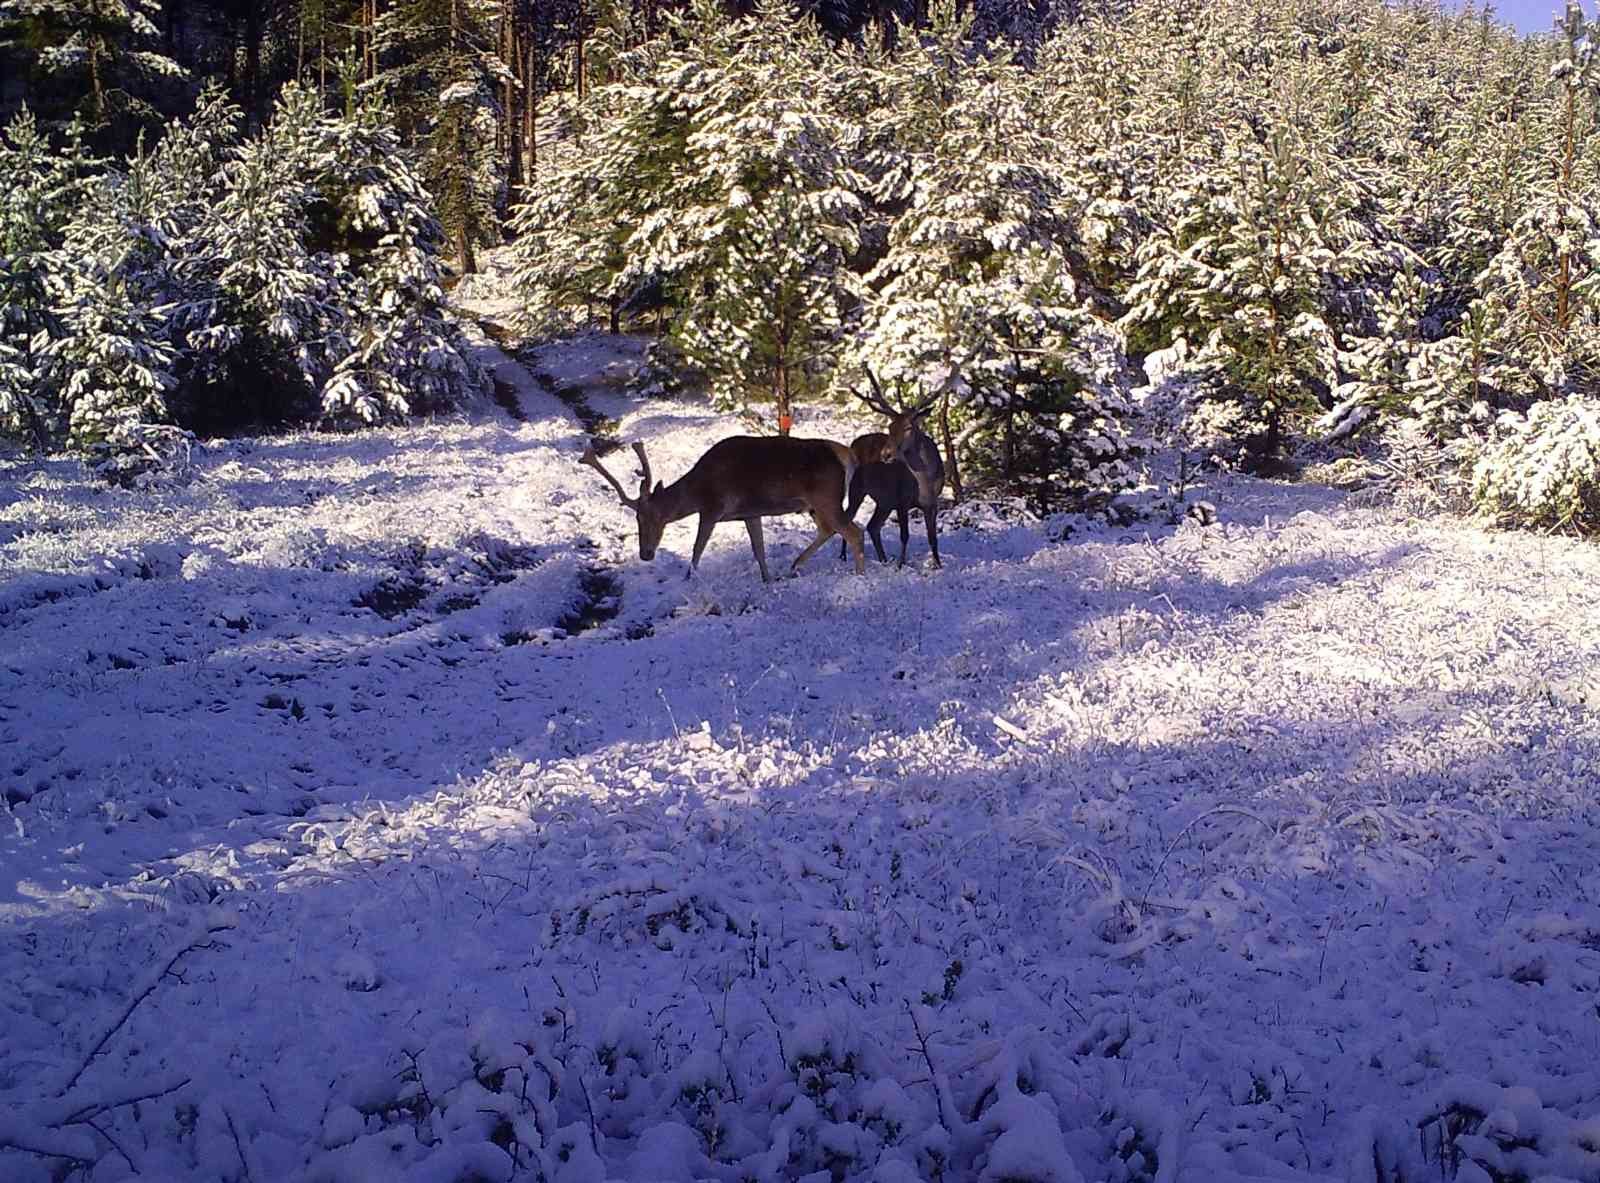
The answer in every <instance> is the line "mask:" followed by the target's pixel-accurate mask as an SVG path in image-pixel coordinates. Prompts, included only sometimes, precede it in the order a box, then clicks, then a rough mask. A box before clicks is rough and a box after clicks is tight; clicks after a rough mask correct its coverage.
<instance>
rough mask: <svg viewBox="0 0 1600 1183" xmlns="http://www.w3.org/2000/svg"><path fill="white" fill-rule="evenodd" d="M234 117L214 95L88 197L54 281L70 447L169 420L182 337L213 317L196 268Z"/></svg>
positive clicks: (56, 354)
mask: <svg viewBox="0 0 1600 1183" xmlns="http://www.w3.org/2000/svg"><path fill="white" fill-rule="evenodd" d="M236 121H237V112H236V111H235V110H234V108H232V107H231V106H230V105H229V104H227V103H226V102H225V101H224V100H223V99H222V98H221V95H220V92H216V91H213V92H209V93H208V96H207V99H206V101H205V102H203V103H202V104H201V105H200V106H199V107H198V108H197V109H196V112H195V115H194V118H193V119H192V120H191V121H189V122H188V123H187V124H183V125H178V126H174V127H172V128H169V129H168V132H167V134H166V135H165V136H164V137H163V138H162V140H161V142H160V143H159V144H157V146H156V147H155V148H154V150H152V151H150V152H145V151H142V150H141V151H139V152H137V153H136V154H135V155H134V156H133V157H132V158H130V159H129V160H128V162H127V165H126V168H125V170H123V171H120V172H119V171H116V170H110V171H107V172H106V173H104V174H102V175H101V176H100V177H98V178H96V180H95V182H94V183H93V184H91V185H89V186H87V187H86V189H85V194H84V200H83V201H82V203H81V204H80V205H79V207H78V209H77V210H76V211H74V214H73V216H72V218H71V220H70V221H69V223H68V225H67V227H66V229H65V233H64V239H63V245H62V251H61V257H62V259H63V260H64V267H63V269H62V271H61V273H60V274H59V275H58V277H57V278H56V280H55V281H54V282H55V284H56V287H57V296H56V314H57V316H58V317H59V318H60V322H61V326H62V328H61V333H60V335H59V336H58V337H56V338H55V339H53V340H52V341H51V342H50V344H49V351H50V355H51V357H52V359H53V367H54V372H55V375H56V380H57V382H58V385H59V390H60V397H61V400H62V404H63V410H64V412H65V414H66V417H67V430H68V437H69V439H70V441H71V442H72V443H73V444H74V445H75V446H77V447H88V446H90V445H93V444H96V443H101V442H103V441H105V440H106V439H107V438H108V437H109V436H110V435H111V434H112V432H113V431H114V430H116V429H117V428H119V427H122V426H126V425H127V424H130V423H139V422H165V421H168V420H169V419H170V418H171V414H172V408H171V407H170V406H169V404H168V401H167V400H168V395H169V393H170V392H171V391H172V390H173V389H174V388H175V387H176V386H177V384H178V370H179V369H180V368H181V362H182V354H183V351H184V349H185V347H186V346H185V341H184V336H185V334H186V333H188V332H190V331H193V330H197V329H200V328H203V327H204V326H205V325H206V324H208V323H209V322H210V319H211V317H212V315H213V299H214V292H213V289H212V287H211V285H210V282H209V280H208V278H207V277H206V276H205V275H203V274H198V273H197V271H196V269H195V266H194V264H195V261H196V258H197V256H203V255H204V254H205V248H204V247H203V246H202V245H200V244H198V243H197V241H196V237H195V234H196V230H197V228H198V227H200V226H201V225H202V224H203V223H205V222H206V221H207V219H208V217H209V211H210V210H211V207H212V204H213V202H214V200H215V198H216V195H217V186H218V178H219V175H220V160H221V157H222V154H223V152H224V150H225V148H226V147H227V145H228V143H229V141H230V140H231V139H232V138H233V136H234V135H235V133H236V130H237V123H236Z"/></svg>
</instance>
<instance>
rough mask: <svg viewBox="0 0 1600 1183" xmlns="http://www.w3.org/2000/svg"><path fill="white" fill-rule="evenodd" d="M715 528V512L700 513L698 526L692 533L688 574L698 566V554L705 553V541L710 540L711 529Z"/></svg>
mask: <svg viewBox="0 0 1600 1183" xmlns="http://www.w3.org/2000/svg"><path fill="white" fill-rule="evenodd" d="M716 528H717V518H716V515H715V514H709V513H703V514H701V515H700V526H699V528H698V529H697V530H696V531H695V533H694V557H693V558H692V559H690V560H689V575H686V576H684V578H685V579H687V578H689V577H690V576H692V575H693V574H694V573H695V572H696V571H697V570H699V567H700V556H701V555H702V554H703V553H705V549H706V543H708V542H710V541H711V531H713V530H715V529H716Z"/></svg>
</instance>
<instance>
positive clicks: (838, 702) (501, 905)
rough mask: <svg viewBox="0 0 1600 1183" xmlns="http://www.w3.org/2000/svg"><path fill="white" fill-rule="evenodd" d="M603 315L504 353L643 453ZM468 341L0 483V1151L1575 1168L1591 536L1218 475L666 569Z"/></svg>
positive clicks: (913, 1170) (949, 1169) (1599, 1084)
mask: <svg viewBox="0 0 1600 1183" xmlns="http://www.w3.org/2000/svg"><path fill="white" fill-rule="evenodd" d="M635 350H636V347H635V345H634V344H633V343H631V342H627V341H623V342H614V341H610V340H608V339H605V338H588V339H582V340H578V341H576V342H573V343H570V344H568V345H565V346H563V347H561V348H556V349H551V350H548V351H546V352H545V353H544V354H542V355H540V356H538V357H536V358H534V359H532V360H531V362H530V366H531V370H533V371H537V370H543V371H545V372H546V373H548V374H549V375H550V377H551V379H552V380H553V381H552V383H551V384H553V385H556V386H567V385H578V386H582V387H584V389H585V392H586V394H587V397H588V400H589V403H590V405H591V406H593V407H595V408H596V409H597V410H600V411H603V412H605V413H607V414H611V415H613V416H614V417H616V418H619V419H620V420H621V421H622V423H621V431H620V435H621V437H622V438H625V439H630V440H631V439H643V440H645V441H647V442H648V444H649V448H650V456H651V460H652V463H653V466H654V469H655V473H656V475H657V476H658V477H663V478H665V479H668V480H670V479H672V478H674V477H676V476H677V475H679V474H680V473H681V472H683V471H684V470H685V469H686V468H687V466H688V465H689V464H690V463H691V462H692V460H693V459H694V457H695V456H696V455H697V454H698V453H699V452H700V451H701V450H703V449H704V448H705V447H706V446H707V445H708V444H709V443H710V442H712V441H713V440H715V439H717V438H719V437H721V436H723V435H726V434H730V433H732V432H734V431H737V430H740V428H739V425H738V424H737V423H736V421H734V420H732V419H730V418H728V417H725V416H721V415H718V414H715V413H713V412H711V411H710V410H708V409H707V408H705V407H704V406H702V405H697V404H695V403H692V402H687V401H677V402H674V401H652V402H647V403H642V402H636V401H633V400H631V399H629V398H628V397H627V396H626V395H625V394H623V393H622V392H621V390H620V388H619V386H618V383H617V381H616V379H617V378H618V375H619V374H620V373H622V372H624V371H625V370H626V369H627V360H628V358H629V357H630V356H632V354H633V353H634V352H635ZM608 367H609V368H608ZM498 370H499V373H500V376H501V379H502V382H503V383H505V384H506V385H507V386H508V387H510V388H511V389H514V390H515V391H516V393H517V396H518V397H519V398H520V400H521V404H522V406H523V409H524V410H525V412H526V415H527V418H526V420H525V421H521V422H516V421H513V420H512V419H510V418H509V417H507V416H504V415H501V414H499V413H497V412H494V411H493V410H490V409H479V410H478V411H475V412H474V413H473V414H471V415H468V416H464V417H462V418H461V419H460V420H459V421H454V422H439V423H434V424H431V425H424V426H418V427H414V428H409V429H406V430H400V431H369V432H361V433H357V434H353V435H346V436H313V435H300V436H289V437H281V438H270V439H258V440H243V441H236V442H233V443H228V444H222V445H219V446H217V447H215V448H214V449H211V450H209V451H207V452H206V453H205V454H204V455H203V457H202V459H201V462H200V466H199V477H198V479H197V480H196V481H195V482H194V483H193V484H191V485H188V486H186V487H181V488H172V489H167V490H165V491H158V492H155V493H128V492H122V491H116V490H107V489H103V488H100V487H97V486H94V485H93V484H91V483H89V482H88V481H86V479H85V478H84V476H83V474H82V472H81V471H80V469H79V467H78V466H77V465H76V464H74V463H69V462H66V461H50V462H47V463H44V464H33V463H28V462H25V461H22V460H17V459H13V460H7V461H4V462H3V463H0V790H3V794H4V801H5V802H6V809H7V814H6V816H5V817H3V818H0V1178H3V1179H5V1180H7V1181H8V1183H9V1181H11V1180H16V1181H18V1183H22V1181H31V1180H35V1179H38V1180H44V1179H50V1178H56V1177H59V1176H60V1174H61V1171H62V1168H63V1167H64V1166H67V1165H70V1164H72V1163H78V1164H89V1163H93V1164H97V1165H94V1166H93V1167H92V1168H89V1167H85V1169H84V1177H90V1178H93V1179H95V1180H109V1179H116V1178H120V1177H123V1176H125V1175H132V1174H134V1173H135V1172H138V1173H139V1174H141V1175H142V1177H145V1178H151V1179H162V1180H186V1179H207V1180H215V1179H224V1180H251V1181H253V1183H269V1181H275V1180H285V1179H303V1180H307V1181H312V1180H329V1181H345V1180H394V1179H415V1180H434V1181H444V1183H466V1181H468V1180H500V1179H513V1178H516V1179H540V1178H544V1179H550V1180H563V1181H574V1183H576V1181H596V1180H603V1179H624V1180H651V1181H656V1180H660V1181H667V1180H691V1179H716V1180H726V1181H729V1183H732V1181H734V1180H744V1179H754V1180H796V1179H811V1180H813V1181H815V1183H821V1181H824V1180H874V1181H877V1183H901V1181H905V1180H913V1179H945V1180H969V1179H983V1180H996V1181H998V1180H1034V1181H1044V1180H1076V1179H1079V1178H1083V1179H1090V1180H1099V1179H1109V1180H1191V1181H1195V1183H1200V1181H1208V1180H1230V1179H1261V1180H1314V1179H1315V1180H1331V1179H1336V1180H1346V1179H1349V1180H1383V1181H1384V1183H1391V1181H1393V1180H1401V1179H1404V1180H1418V1181H1420V1180H1423V1179H1439V1178H1444V1179H1449V1178H1460V1179H1474V1180H1482V1179H1490V1178H1494V1179H1522V1178H1527V1179H1532V1178H1539V1177H1546V1178H1551V1179H1555V1178H1566V1179H1572V1180H1593V1179H1597V1178H1600V840H1597V839H1600V832H1597V828H1596V808H1595V801H1594V799H1595V796H1596V792H1597V782H1600V680H1597V678H1596V671H1597V670H1600V550H1597V548H1595V547H1594V546H1592V545H1586V544H1582V543H1577V542H1573V541H1568V540H1563V539H1552V538H1540V537H1534V536H1527V535H1509V534H1493V533H1488V532H1485V531H1483V530H1481V529H1478V528H1476V527H1474V526H1472V525H1470V524H1466V523H1462V522H1458V521H1453V520H1442V519H1436V520H1426V521H1408V520H1404V519H1402V518H1400V517H1399V516H1398V515H1396V514H1394V513H1392V512H1391V511H1389V510H1387V509H1384V508H1381V507H1373V506H1365V507H1363V506H1359V505H1355V504H1352V503H1351V502H1349V501H1348V500H1346V499H1345V498H1344V497H1343V495H1341V494H1337V493H1334V492H1332V491H1329V490H1326V489H1322V488H1317V487H1310V486H1293V485H1277V484H1269V483H1262V482H1249V481H1229V482H1224V483H1221V484H1216V485H1213V486H1212V487H1211V488H1209V489H1208V490H1206V492H1205V495H1206V496H1207V497H1209V498H1210V499H1212V500H1213V501H1215V502H1216V503H1217V505H1218V508H1219V510H1220V513H1221V520H1220V522H1219V523H1218V524H1217V525H1214V526H1210V527H1202V526H1199V525H1197V524H1194V523H1189V524H1186V525H1184V526H1182V527H1179V528H1176V529H1173V528H1170V527H1160V526H1155V525H1145V524H1141V525H1139V526H1136V527H1132V528H1126V529H1109V528H1101V529H1079V530H1076V531H1075V532H1073V533H1072V534H1071V535H1070V536H1069V537H1068V538H1067V540H1066V541H1060V540H1058V538H1057V537H1056V535H1058V534H1059V530H1056V529H1047V528H1045V527H1042V526H1040V525H1037V524H1033V523H1028V522H1020V523H1019V522H1010V523H1008V522H1006V521H1005V520H1003V519H1002V517H1001V516H999V515H996V514H992V513H990V514H986V513H983V512H971V513H966V514H962V513H952V514H950V515H949V516H948V518H947V520H946V523H945V530H944V532H943V537H942V539H941V550H942V552H943V554H944V557H945V567H944V569H943V570H942V571H932V570H928V569H925V568H922V567H920V566H919V567H917V568H914V569H907V570H897V569H895V568H894V567H879V566H877V565H876V564H874V565H872V566H871V568H870V569H869V571H868V573H867V575H866V577H864V578H863V577H857V576H855V575H853V574H850V573H849V569H848V565H847V564H842V563H839V562H838V561H837V558H836V551H835V550H834V549H833V548H831V547H830V548H829V549H828V550H827V551H826V552H825V553H824V554H823V555H819V556H818V557H817V558H816V559H814V560H813V561H812V563H811V564H810V566H808V567H807V568H806V569H805V570H804V572H803V573H802V575H801V576H800V577H799V578H796V579H792V580H786V581H782V582H780V583H777V584H775V585H773V586H771V587H765V586H763V585H762V584H761V582H760V580H759V577H758V575H757V572H756V569H755V564H754V561H753V560H752V558H751V556H750V552H749V545H748V542H747V539H746V536H745V533H744V531H743V530H742V529H740V528H739V527H737V526H724V527H722V528H721V530H720V531H719V532H718V534H717V535H716V537H715V538H714V539H713V541H712V546H711V549H710V551H709V552H708V554H707V557H706V559H705V561H704V562H703V564H702V567H701V575H700V577H699V578H698V579H696V580H695V581H693V582H689V581H686V580H685V579H684V577H683V576H684V571H685V568H686V555H687V551H688V547H689V544H690V541H691V539H692V530H693V523H692V522H684V523H680V524H679V525H677V526H674V527H670V528H669V530H668V533H667V538H666V546H665V548H664V550H663V552H662V554H660V555H658V556H657V559H656V561H655V562H654V563H653V564H644V563H641V562H640V561H639V559H638V558H637V552H636V543H635V538H634V533H633V528H632V525H633V524H632V519H631V515H629V514H627V513H626V511H625V510H623V508H622V507H621V506H619V505H618V504H617V501H616V498H615V496H614V495H613V494H612V492H611V490H610V489H609V488H608V487H607V486H606V485H604V484H603V483H602V482H601V481H600V480H599V479H598V478H597V477H596V476H595V474H594V473H592V472H591V471H589V470H588V469H585V468H582V467H579V466H578V465H577V463H576V461H577V458H578V456H579V455H580V453H581V451H582V449H583V447H584V444H585V436H584V433H583V432H582V431H581V430H580V429H579V427H578V424H577V422H576V421H575V420H574V418H573V417H572V415H571V414H570V412H569V411H568V410H567V408H566V407H565V406H564V405H563V404H562V403H561V402H560V401H558V400H557V399H555V398H554V397H552V396H551V394H550V393H548V390H547V389H546V387H547V385H549V384H546V383H541V382H540V381H538V380H536V379H535V378H534V377H533V376H532V372H531V371H530V369H529V368H528V367H524V366H520V365H517V364H515V363H513V362H510V361H505V360H502V361H501V363H500V364H499V366H498ZM869 425H870V424H869V421H868V420H867V419H866V418H861V419H855V420H852V419H848V418H837V419H835V418H823V419H820V420H812V421H809V422H805V423H802V424H801V426H800V428H799V430H800V432H801V433H804V434H813V433H814V434H820V435H831V436H833V437H834V438H840V439H846V440H847V439H848V438H849V437H850V436H851V435H852V434H853V433H854V432H856V431H858V430H865V429H867V428H868V426H869ZM629 460H631V456H630V455H629V454H628V453H626V452H619V453H616V454H615V455H614V456H613V458H612V463H613V465H614V466H615V467H616V468H617V469H618V470H619V475H622V476H623V477H624V479H626V478H627V476H628V474H629V473H631V471H632V466H631V464H630V463H628V462H627V461H629ZM864 516H865V515H863V517H864ZM890 535H891V536H892V535H893V530H892V529H891V530H890ZM809 537H810V529H809V523H808V522H806V521H805V520H804V519H802V518H798V517H797V518H789V519H784V520H782V521H781V522H771V523H769V525H768V532H767V538H768V550H769V554H771V556H772V558H773V560H774V566H775V569H777V568H779V567H786V566H787V563H788V560H789V557H791V556H792V555H793V554H794V553H796V552H797V551H798V549H799V547H800V546H801V545H803V543H804V542H805V541H806V540H807V539H808V538H809ZM897 548H898V540H897V539H894V540H893V541H891V543H890V549H891V553H893V552H894V551H895V550H897ZM912 552H913V556H914V558H916V559H917V560H919V561H920V560H921V559H922V558H924V557H925V554H926V551H925V544H924V542H923V539H922V537H921V532H920V529H914V532H913V537H912ZM612 609H615V614H614V615H608V614H609V613H610V612H611V611H612ZM569 634H570V635H569Z"/></svg>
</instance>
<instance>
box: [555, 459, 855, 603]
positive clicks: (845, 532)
mask: <svg viewBox="0 0 1600 1183" xmlns="http://www.w3.org/2000/svg"><path fill="white" fill-rule="evenodd" d="M633 450H634V451H635V452H637V453H638V454H639V465H640V468H641V469H642V470H643V473H642V475H643V479H642V480H641V481H640V483H639V495H638V496H637V497H629V496H628V493H627V490H626V489H624V488H623V487H622V483H621V482H620V481H618V480H617V478H616V477H614V476H612V475H611V473H610V472H609V471H608V470H607V469H606V468H605V466H604V465H602V464H601V463H600V458H599V457H598V456H596V455H595V451H594V449H593V448H590V449H589V450H588V451H586V452H584V454H583V458H582V460H580V461H579V463H581V464H587V465H588V466H589V467H590V468H592V469H594V470H595V471H596V472H598V473H599V474H600V475H601V476H603V477H605V479H606V480H607V481H609V482H610V483H611V487H612V488H614V489H615V490H616V491H617V496H618V497H620V498H622V504H623V505H626V506H627V507H628V508H629V509H631V510H633V512H634V514H635V515H637V517H638V519H639V557H640V558H641V559H643V560H645V561H646V562H649V561H650V560H651V559H653V558H655V557H656V548H657V547H658V546H660V545H661V532H662V531H663V530H664V529H665V528H666V526H667V523H668V522H676V521H678V520H679V519H680V518H686V517H688V516H689V515H690V514H699V515H700V525H699V529H697V530H696V531H695V537H694V558H693V559H692V560H690V563H689V574H690V575H693V574H694V572H695V570H696V569H697V568H698V567H699V566H700V555H701V553H702V552H703V551H704V550H705V549H706V543H707V542H709V541H710V540H711V532H712V531H713V530H715V529H716V528H717V523H718V522H731V521H743V522H744V524H745V529H746V530H748V531H749V532H750V549H751V550H753V551H755V555H756V565H757V566H758V567H760V568H761V578H762V580H763V581H765V582H767V583H771V582H772V575H771V574H770V573H769V572H768V571H767V547H766V541H765V539H764V538H763V537H762V533H761V519H762V518H764V517H768V516H770V515H772V514H778V513H800V512H802V511H808V512H809V513H810V514H811V520H812V521H814V522H815V523H816V524H817V536H816V538H815V539H814V540H813V541H812V543H811V545H810V546H808V547H806V548H805V550H803V551H801V552H800V554H799V555H798V556H797V557H796V558H795V560H794V565H793V566H792V567H791V568H790V570H791V571H796V570H799V568H800V564H801V563H803V562H805V561H806V560H807V559H809V558H810V557H811V556H812V555H813V554H814V553H815V552H816V550H817V548H818V547H820V546H821V545H822V544H823V543H824V542H826V541H828V539H830V538H832V537H833V536H834V535H835V534H839V535H842V536H843V538H844V540H845V545H846V546H848V547H849V548H850V549H851V550H853V551H855V556H856V571H857V572H862V571H865V570H866V566H867V560H866V552H865V550H864V548H863V546H862V542H861V531H860V529H859V528H858V527H857V526H856V524H855V523H854V522H853V521H851V520H850V519H849V518H848V517H846V516H845V513H844V509H843V504H844V495H845V490H846V489H847V488H848V487H849V483H850V475H851V473H852V471H853V470H854V468H855V460H854V458H853V456H852V453H851V451H850V449H849V448H847V447H845V446H844V445H843V444H836V443H834V442H833V441H832V440H818V439H798V438H796V437H794V436H751V435H736V436H730V437H729V438H728V439H725V440H718V441H717V442H716V443H714V444H712V445H711V447H710V448H708V449H707V450H706V453H705V455H703V456H701V457H700V459H699V460H697V461H695V464H694V467H693V468H691V469H690V470H689V471H688V472H687V473H686V474H684V475H683V476H682V477H680V478H679V479H678V480H676V481H674V482H673V483H672V484H670V485H668V486H666V487H665V488H663V487H662V486H661V484H660V483H659V482H658V483H657V484H656V487H655V488H654V489H652V488H651V487H650V461H649V459H648V458H647V457H646V456H645V454H644V445H643V444H639V443H636V444H634V445H633Z"/></svg>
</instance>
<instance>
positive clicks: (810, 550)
mask: <svg viewBox="0 0 1600 1183" xmlns="http://www.w3.org/2000/svg"><path fill="white" fill-rule="evenodd" d="M811 520H812V521H813V522H815V523H816V524H817V536H816V537H815V538H813V539H812V540H811V545H810V546H808V547H806V548H805V550H803V551H801V552H800V553H799V554H797V555H795V557H794V564H793V566H791V567H790V568H789V572H790V574H793V573H794V572H796V571H799V570H800V564H801V563H803V562H805V561H806V560H807V559H809V558H810V557H811V556H812V555H814V554H816V553H817V548H818V547H820V546H821V545H822V544H823V543H824V542H826V541H828V539H830V538H832V537H833V536H834V535H835V534H837V533H839V531H838V530H835V529H833V528H832V527H830V526H828V525H826V524H825V523H824V522H823V520H822V515H821V514H820V513H818V512H817V511H816V510H812V511H811ZM856 533H858V534H859V533H860V531H859V530H857V531H856Z"/></svg>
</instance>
